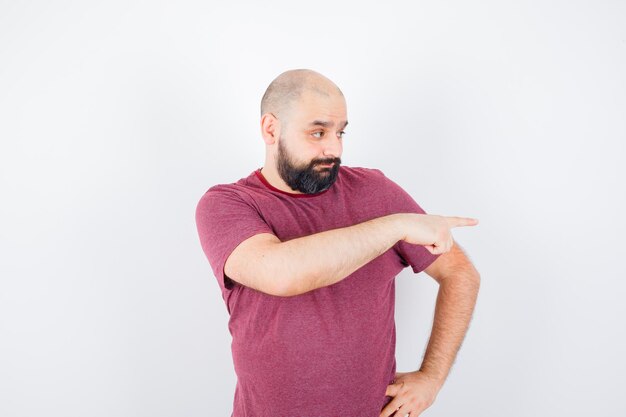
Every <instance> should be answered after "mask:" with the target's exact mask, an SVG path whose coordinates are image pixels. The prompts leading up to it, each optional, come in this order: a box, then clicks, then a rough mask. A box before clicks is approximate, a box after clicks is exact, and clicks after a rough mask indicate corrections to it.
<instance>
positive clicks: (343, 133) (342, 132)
mask: <svg viewBox="0 0 626 417" xmlns="http://www.w3.org/2000/svg"><path fill="white" fill-rule="evenodd" d="M339 133H341V136H340V137H341V138H343V135H345V134H346V132H345V131H343V130H342V131H341V132H339Z"/></svg>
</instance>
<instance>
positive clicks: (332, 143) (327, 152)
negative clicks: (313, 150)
mask: <svg viewBox="0 0 626 417" xmlns="http://www.w3.org/2000/svg"><path fill="white" fill-rule="evenodd" d="M342 150H343V145H342V143H341V139H339V138H337V137H335V138H333V139H330V140H328V141H326V143H325V144H324V152H323V154H324V157H325V158H327V159H331V158H334V159H338V158H339V157H341V152H342Z"/></svg>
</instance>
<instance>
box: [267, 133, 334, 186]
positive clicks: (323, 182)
mask: <svg viewBox="0 0 626 417" xmlns="http://www.w3.org/2000/svg"><path fill="white" fill-rule="evenodd" d="M284 143H285V141H284V140H283V138H282V137H281V138H280V139H279V141H278V158H277V161H276V168H277V171H278V175H280V177H281V178H282V179H283V181H285V183H287V185H288V186H289V187H290V188H291V189H292V190H298V191H300V192H302V193H305V194H315V193H319V192H322V191H324V190H326V189H328V188H329V187H330V186H331V185H333V184H334V182H335V180H336V179H337V175H338V174H339V165H340V164H341V158H330V159H317V160H313V161H311V162H310V163H308V164H306V165H305V166H303V167H301V166H298V165H297V164H296V163H295V162H294V160H293V158H292V157H291V155H290V154H289V152H288V151H287V149H286V148H285V146H284V145H283V144H284ZM331 163H334V165H333V166H332V167H330V168H325V167H324V168H317V166H318V165H323V164H331Z"/></svg>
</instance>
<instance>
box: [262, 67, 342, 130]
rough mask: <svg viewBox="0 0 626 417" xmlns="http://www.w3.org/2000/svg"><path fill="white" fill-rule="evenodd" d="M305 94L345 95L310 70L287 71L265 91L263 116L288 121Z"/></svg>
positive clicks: (323, 77)
mask: <svg viewBox="0 0 626 417" xmlns="http://www.w3.org/2000/svg"><path fill="white" fill-rule="evenodd" d="M304 92H311V93H316V94H319V95H322V96H330V95H331V94H339V95H341V96H342V97H343V93H342V92H341V90H340V89H339V87H337V86H336V85H335V83H333V82H332V81H331V80H330V79H328V78H326V77H325V76H323V75H322V74H320V73H319V72H316V71H313V70H310V69H294V70H289V71H285V72H283V73H282V74H280V75H279V76H278V77H276V78H275V79H274V80H273V81H272V82H271V83H270V85H269V86H268V87H267V90H265V94H263V98H262V99H261V116H263V115H264V114H265V113H272V114H273V115H274V116H276V117H277V118H280V119H284V120H288V119H289V113H290V110H291V109H292V107H293V105H294V103H296V102H297V101H298V100H299V99H300V97H302V94H303V93H304Z"/></svg>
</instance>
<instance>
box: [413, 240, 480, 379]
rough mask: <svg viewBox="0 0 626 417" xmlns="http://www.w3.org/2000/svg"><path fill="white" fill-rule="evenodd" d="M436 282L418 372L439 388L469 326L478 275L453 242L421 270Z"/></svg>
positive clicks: (477, 286)
mask: <svg viewBox="0 0 626 417" xmlns="http://www.w3.org/2000/svg"><path fill="white" fill-rule="evenodd" d="M424 271H425V272H426V273H427V274H428V275H430V276H431V277H432V278H433V279H435V281H437V282H438V283H439V292H438V293H437V304H436V306H435V318H434V321H433V328H432V331H431V335H430V340H429V341H428V347H427V348H426V353H425V354H424V360H423V361H422V366H421V368H420V371H422V372H424V373H425V374H426V375H428V376H430V377H431V378H432V379H434V380H435V381H436V382H437V384H439V386H440V387H441V386H442V385H443V383H444V381H445V379H446V377H447V376H448V373H449V372H450V368H451V367H452V364H453V363H454V360H455V358H456V355H457V352H458V350H459V349H460V348H461V344H462V342H463V339H464V338H465V334H466V333H467V329H468V327H469V323H470V320H471V318H472V313H473V311H474V306H475V304H476V298H477V297H478V289H479V287H480V275H479V273H478V271H477V270H476V268H474V265H473V264H472V263H471V261H470V260H469V259H468V257H467V256H466V255H465V253H464V251H463V249H462V248H461V247H460V246H459V244H458V243H457V242H456V241H455V242H454V245H452V248H451V249H450V251H449V252H446V253H444V254H442V255H441V256H440V257H439V258H437V260H435V261H434V262H433V263H432V264H430V266H428V268H426V269H425V270H424Z"/></svg>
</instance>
